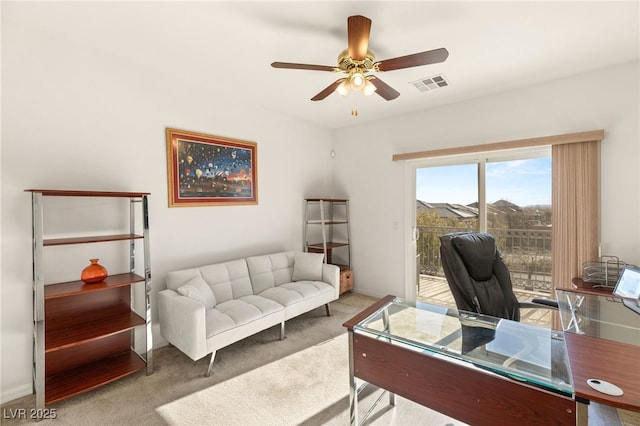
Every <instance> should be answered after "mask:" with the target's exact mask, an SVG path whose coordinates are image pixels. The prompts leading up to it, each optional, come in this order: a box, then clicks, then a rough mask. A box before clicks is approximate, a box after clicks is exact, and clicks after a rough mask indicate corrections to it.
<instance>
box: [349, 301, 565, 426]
mask: <svg viewBox="0 0 640 426" xmlns="http://www.w3.org/2000/svg"><path fill="white" fill-rule="evenodd" d="M344 325H345V327H347V329H348V331H349V370H350V392H349V400H350V415H351V419H350V420H351V423H352V424H357V423H358V419H357V417H358V415H357V413H358V407H357V405H358V393H359V392H360V391H361V390H362V389H363V388H364V385H363V386H361V387H360V388H357V381H356V378H357V379H360V380H362V381H364V382H365V384H366V383H371V384H373V385H375V386H379V387H381V388H383V389H386V390H387V391H389V392H390V402H391V404H394V394H398V395H401V396H403V397H405V398H407V399H410V400H412V401H415V402H417V403H419V404H422V405H425V406H427V407H430V408H432V409H434V410H436V411H438V412H440V413H443V414H445V415H448V416H450V417H454V418H456V419H458V420H460V421H463V422H465V423H470V424H495V422H496V419H501V420H502V422H503V423H504V424H529V423H540V424H571V425H574V424H576V403H575V401H574V399H573V386H572V382H571V372H570V368H569V361H568V356H567V353H566V346H565V344H564V341H563V333H562V332H557V331H553V330H549V329H545V328H541V327H535V326H530V325H527V324H523V323H519V322H514V321H509V320H504V319H500V318H495V317H489V316H485V315H479V314H474V313H466V312H458V311H457V310H455V309H450V308H447V307H443V306H437V305H431V304H425V303H411V302H407V301H404V300H402V299H399V298H395V297H393V296H387V297H385V298H383V299H381V300H380V301H378V302H377V303H376V304H374V305H372V306H371V307H370V308H368V309H366V310H364V311H363V312H361V313H360V314H359V315H357V316H355V317H354V318H352V319H351V320H350V321H347V322H346V323H345V324H344ZM545 419H546V420H545Z"/></svg>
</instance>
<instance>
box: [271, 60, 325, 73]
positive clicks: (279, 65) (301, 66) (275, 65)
mask: <svg viewBox="0 0 640 426" xmlns="http://www.w3.org/2000/svg"><path fill="white" fill-rule="evenodd" d="M271 66H272V67H273V68H286V69H292V70H312V71H334V70H335V67H330V66H328V65H309V64H294V63H291V62H273V63H272V64H271Z"/></svg>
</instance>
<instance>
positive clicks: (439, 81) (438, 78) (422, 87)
mask: <svg viewBox="0 0 640 426" xmlns="http://www.w3.org/2000/svg"><path fill="white" fill-rule="evenodd" d="M411 84H412V85H413V86H415V88H416V89H418V90H419V91H421V92H427V91H429V90H433V89H438V88H440V87H447V86H448V85H449V81H447V79H446V78H444V75H442V74H437V75H434V76H431V77H426V78H421V79H420V80H416V81H412V82H411Z"/></svg>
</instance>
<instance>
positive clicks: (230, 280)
mask: <svg viewBox="0 0 640 426" xmlns="http://www.w3.org/2000/svg"><path fill="white" fill-rule="evenodd" d="M200 273H201V274H202V278H203V279H204V280H205V282H206V283H207V284H209V286H210V287H211V290H213V294H214V295H215V297H216V301H217V302H218V303H221V302H226V301H227V300H231V299H238V298H240V297H243V296H248V295H251V294H253V288H252V287H251V280H250V279H249V270H248V269H247V263H246V262H245V261H244V259H238V260H232V261H230V262H224V263H218V264H215V265H207V266H203V267H201V268H200Z"/></svg>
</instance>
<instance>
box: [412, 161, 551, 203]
mask: <svg viewBox="0 0 640 426" xmlns="http://www.w3.org/2000/svg"><path fill="white" fill-rule="evenodd" d="M477 186H478V172H477V165H476V164H464V165H457V166H440V167H428V168H422V169H418V170H417V172H416V198H417V199H418V200H421V201H426V202H431V203H455V204H471V203H474V202H476V201H478V195H477V192H478V191H477ZM498 200H507V201H509V202H512V203H514V204H516V205H518V206H520V207H524V206H529V205H536V204H547V205H551V158H535V159H529V160H514V161H502V162H496V163H487V201H488V202H489V203H493V202H496V201H498Z"/></svg>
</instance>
